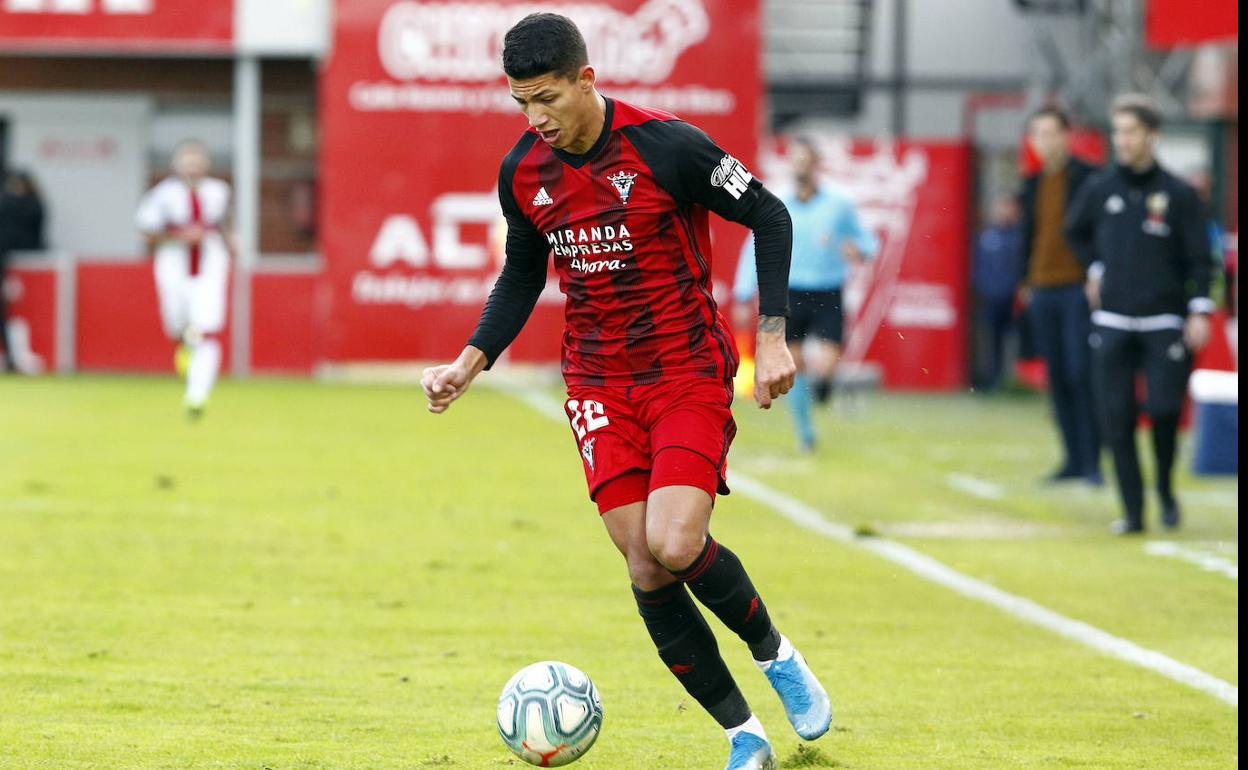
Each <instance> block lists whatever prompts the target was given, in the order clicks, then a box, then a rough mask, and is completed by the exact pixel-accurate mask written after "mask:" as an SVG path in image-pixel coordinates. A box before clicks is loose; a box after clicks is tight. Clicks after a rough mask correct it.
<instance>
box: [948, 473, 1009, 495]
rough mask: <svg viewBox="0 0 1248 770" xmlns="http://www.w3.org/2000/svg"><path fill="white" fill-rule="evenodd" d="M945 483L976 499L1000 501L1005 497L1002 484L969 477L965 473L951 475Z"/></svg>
mask: <svg viewBox="0 0 1248 770" xmlns="http://www.w3.org/2000/svg"><path fill="white" fill-rule="evenodd" d="M945 483H946V484H948V485H949V486H950V488H952V489H956V490H958V491H959V492H965V493H967V494H968V495H972V496H974V497H979V498H983V499H984V500H1000V499H1001V498H1003V497H1005V487H1003V486H1001V485H1000V484H994V483H992V482H991V481H984V480H983V479H980V478H976V477H974V476H968V475H966V474H965V473H950V474H949V475H948V476H945Z"/></svg>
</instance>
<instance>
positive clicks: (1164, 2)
mask: <svg viewBox="0 0 1248 770" xmlns="http://www.w3.org/2000/svg"><path fill="white" fill-rule="evenodd" d="M1144 28H1145V37H1146V39H1147V40H1148V44H1149V45H1151V46H1153V47H1155V48H1174V47H1176V46H1183V45H1197V44H1199V43H1208V42H1216V41H1224V42H1233V41H1236V40H1238V39H1239V3H1238V2H1236V0H1201V2H1199V3H1193V2H1190V0H1148V12H1147V14H1146V18H1145V23H1144Z"/></svg>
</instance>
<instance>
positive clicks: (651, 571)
mask: <svg viewBox="0 0 1248 770" xmlns="http://www.w3.org/2000/svg"><path fill="white" fill-rule="evenodd" d="M627 559H628V579H629V580H631V581H633V585H635V586H637V587H638V588H640V589H641V590H643V591H655V590H657V589H659V588H662V587H663V586H665V585H668V584H669V583H671V582H673V580H674V578H673V577H672V573H670V572H668V571H667V569H666V568H664V567H663V565H662V564H659V563H658V562H657V561H656V560H655V559H654V557H653V556H652V555H651V554H650V553H649V552H646V553H645V554H637V555H635V556H634V555H631V554H630V555H629V556H628V557H627Z"/></svg>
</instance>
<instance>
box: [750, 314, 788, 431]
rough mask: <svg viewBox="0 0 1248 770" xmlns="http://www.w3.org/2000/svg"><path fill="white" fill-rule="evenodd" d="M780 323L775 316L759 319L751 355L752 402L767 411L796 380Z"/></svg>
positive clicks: (780, 320)
mask: <svg viewBox="0 0 1248 770" xmlns="http://www.w3.org/2000/svg"><path fill="white" fill-rule="evenodd" d="M784 321H785V319H784V318H778V317H776V316H764V317H762V318H760V319H759V323H758V337H757V343H756V344H755V351H754V401H755V402H757V403H758V406H759V408H760V409H770V408H771V402H772V401H774V400H775V399H777V398H779V397H780V396H782V395H784V394H785V393H788V392H789V390H791V389H792V388H793V378H794V377H796V376H797V366H796V365H795V364H794V363H793V354H792V353H790V352H789V345H788V343H787V342H785V339H784ZM772 327H776V328H772Z"/></svg>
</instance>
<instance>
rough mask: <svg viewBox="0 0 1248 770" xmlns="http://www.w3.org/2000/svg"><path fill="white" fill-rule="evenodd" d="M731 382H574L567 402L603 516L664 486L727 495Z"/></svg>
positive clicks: (699, 379)
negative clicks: (623, 384) (617, 384)
mask: <svg viewBox="0 0 1248 770" xmlns="http://www.w3.org/2000/svg"><path fill="white" fill-rule="evenodd" d="M732 395H733V393H732V384H731V383H726V382H723V381H722V380H718V379H715V378H712V377H689V378H684V379H679V380H667V381H663V382H656V383H653V384H650V385H631V386H626V387H605V386H594V385H573V386H570V387H569V388H568V400H567V403H565V404H564V409H565V410H566V412H567V415H568V419H569V421H570V422H571V425H572V433H573V436H574V437H575V439H576V443H577V447H578V448H579V449H580V452H581V461H582V463H583V464H584V466H585V480H586V482H588V484H589V497H590V499H591V500H593V501H594V502H595V503H597V504H598V511H599V512H600V513H603V512H606V511H609V510H611V509H612V508H617V507H619V506H621V505H627V504H629V503H635V502H638V501H641V500H645V499H646V497H647V496H648V495H649V493H650V492H651V491H653V490H655V489H658V488H660V487H669V486H691V487H697V488H699V489H702V490H704V491H705V492H706V493H707V494H708V495H710V496H711V499H712V500H714V498H715V495H716V494H717V493H718V494H721V495H726V494H728V485H727V484H726V483H725V481H724V474H725V472H726V471H727V459H728V447H729V445H730V444H731V443H732V438H733V436H735V435H736V433H737V424H736V422H735V421H734V420H733V419H732V409H731V406H732Z"/></svg>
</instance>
